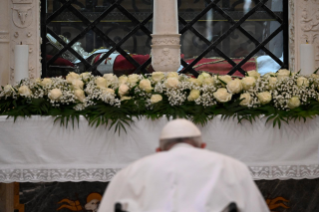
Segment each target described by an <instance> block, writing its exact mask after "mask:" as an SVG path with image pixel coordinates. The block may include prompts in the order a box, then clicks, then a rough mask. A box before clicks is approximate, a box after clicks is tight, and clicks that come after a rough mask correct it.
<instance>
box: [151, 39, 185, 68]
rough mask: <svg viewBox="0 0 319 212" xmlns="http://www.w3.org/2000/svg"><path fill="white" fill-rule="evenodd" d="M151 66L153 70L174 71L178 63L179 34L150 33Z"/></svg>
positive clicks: (179, 51) (178, 65) (179, 53)
mask: <svg viewBox="0 0 319 212" xmlns="http://www.w3.org/2000/svg"><path fill="white" fill-rule="evenodd" d="M152 37H153V40H152V43H153V45H152V58H153V59H152V66H153V68H154V70H155V71H161V72H176V71H177V70H178V69H179V67H180V65H181V63H180V55H181V50H180V45H179V43H180V35H178V34H158V35H152Z"/></svg>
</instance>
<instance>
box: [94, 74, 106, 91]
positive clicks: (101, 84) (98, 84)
mask: <svg viewBox="0 0 319 212" xmlns="http://www.w3.org/2000/svg"><path fill="white" fill-rule="evenodd" d="M95 84H96V87H98V88H100V89H104V88H107V86H108V84H107V80H106V79H105V78H103V77H97V78H96V79H95Z"/></svg>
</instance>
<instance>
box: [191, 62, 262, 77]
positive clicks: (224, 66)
mask: <svg viewBox="0 0 319 212" xmlns="http://www.w3.org/2000/svg"><path fill="white" fill-rule="evenodd" d="M194 60H195V59H188V60H186V62H187V63H188V64H190V63H191V62H193V61H194ZM232 60H233V61H234V62H235V63H236V64H238V63H240V62H241V61H242V59H232ZM232 68H233V66H232V65H230V64H229V63H228V62H227V61H226V60H224V59H222V58H203V59H201V60H200V61H199V62H198V63H196V65H195V66H194V69H195V70H196V71H205V72H208V73H212V74H219V75H226V74H227V73H228V72H230V70H231V69H232ZM241 68H242V69H243V70H244V71H252V70H257V61H256V58H251V59H249V60H248V61H247V62H246V63H245V64H244V65H242V67H241ZM232 76H237V77H243V76H244V75H243V74H242V73H240V72H239V71H236V72H235V73H234V74H233V75H232Z"/></svg>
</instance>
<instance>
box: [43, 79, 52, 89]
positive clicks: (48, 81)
mask: <svg viewBox="0 0 319 212" xmlns="http://www.w3.org/2000/svg"><path fill="white" fill-rule="evenodd" d="M40 84H41V85H42V86H43V87H49V86H50V85H51V84H52V80H51V79H50V78H44V79H43V80H42V81H41V82H40Z"/></svg>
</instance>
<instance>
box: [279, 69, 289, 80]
mask: <svg viewBox="0 0 319 212" xmlns="http://www.w3.org/2000/svg"><path fill="white" fill-rule="evenodd" d="M289 76H290V71H289V70H287V69H280V70H279V71H278V72H277V78H278V80H284V79H286V78H288V77H289Z"/></svg>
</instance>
